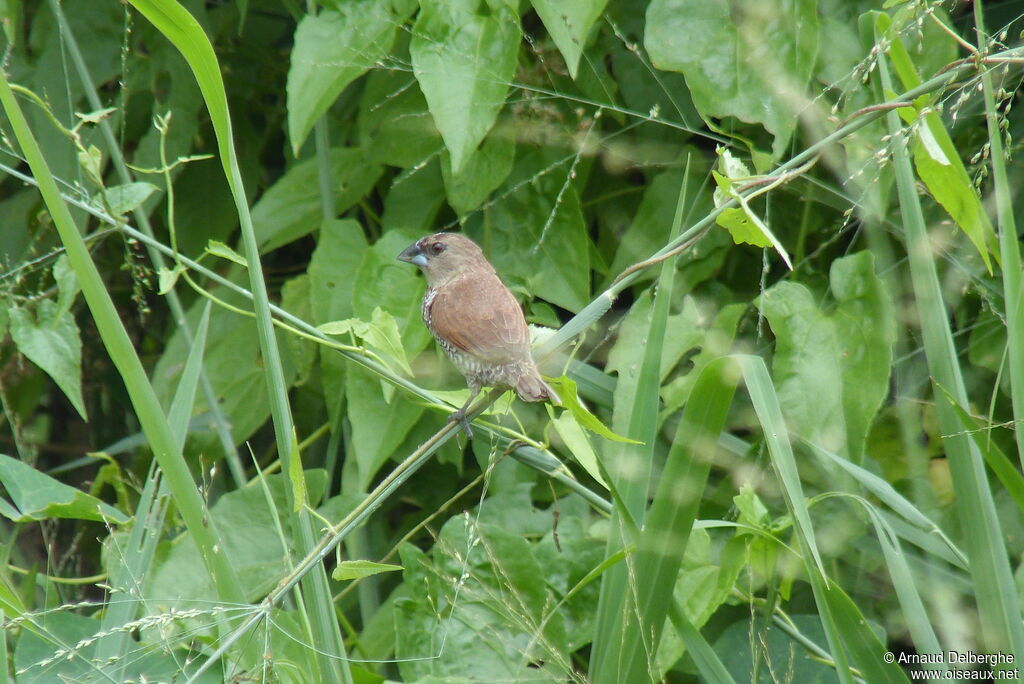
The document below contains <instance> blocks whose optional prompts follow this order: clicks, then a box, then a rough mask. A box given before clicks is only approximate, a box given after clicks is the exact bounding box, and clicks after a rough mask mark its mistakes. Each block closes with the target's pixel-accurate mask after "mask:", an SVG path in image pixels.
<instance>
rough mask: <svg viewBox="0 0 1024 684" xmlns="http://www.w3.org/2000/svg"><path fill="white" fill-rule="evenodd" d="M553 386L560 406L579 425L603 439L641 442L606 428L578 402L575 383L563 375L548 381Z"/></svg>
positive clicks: (632, 442)
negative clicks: (560, 401) (560, 403)
mask: <svg viewBox="0 0 1024 684" xmlns="http://www.w3.org/2000/svg"><path fill="white" fill-rule="evenodd" d="M550 382H551V384H552V385H553V386H554V389H555V391H556V392H558V396H559V397H561V399H562V406H563V408H565V409H566V410H567V411H568V412H569V415H571V416H572V417H573V419H575V421H576V422H577V423H579V425H580V426H581V427H584V428H586V429H587V430H590V431H591V432H593V433H594V434H596V435H600V436H601V437H604V438H605V439H610V440H612V441H613V442H625V443H626V444H643V442H638V441H637V440H635V439H630V438H629V437H623V436H622V435H618V434H615V433H614V432H612V431H611V429H609V428H608V426H607V425H605V424H604V423H602V422H601V421H600V419H598V417H597V416H595V415H594V414H593V413H591V412H590V411H589V410H588V409H587V407H586V406H584V405H583V404H582V403H581V402H580V398H579V393H578V392H577V389H576V383H575V382H573V381H572V380H571V379H569V378H568V377H567V376H565V375H563V376H562V377H560V378H555V379H553V380H551V381H550Z"/></svg>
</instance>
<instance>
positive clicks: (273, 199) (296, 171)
mask: <svg viewBox="0 0 1024 684" xmlns="http://www.w3.org/2000/svg"><path fill="white" fill-rule="evenodd" d="M317 164H318V160H317V159H316V158H315V157H314V158H311V159H307V160H305V161H301V162H299V163H297V164H295V166H293V167H291V168H290V169H288V172H287V173H285V174H284V175H283V176H282V177H281V178H279V179H278V180H277V182H276V183H274V184H273V185H272V186H270V188H268V189H267V191H266V192H264V193H263V196H262V197H260V199H259V201H258V202H256V204H255V205H254V206H253V208H252V222H253V229H254V230H255V231H256V241H257V242H258V243H259V245H260V250H261V251H262V252H269V251H271V250H273V249H275V248H277V247H280V246H281V245H285V244H288V243H289V242H292V241H293V240H297V239H298V238H300V237H302V236H303V235H307V234H308V233H312V232H313V231H314V230H316V229H317V228H319V227H320V223H321V220H322V218H323V210H322V209H321V206H320V183H319V180H318V174H319V170H318V168H317ZM330 164H331V173H332V176H333V178H334V182H335V184H336V185H335V189H334V200H335V203H336V206H335V210H336V211H337V212H338V213H341V212H344V211H345V210H346V209H348V208H349V207H350V206H352V205H353V204H355V203H356V202H358V201H359V199H360V198H362V197H363V196H364V195H366V193H367V192H369V190H370V188H372V187H373V186H374V184H375V183H376V182H377V179H378V178H380V174H381V173H382V169H381V167H379V166H377V165H376V164H371V163H369V162H367V161H366V159H365V158H364V157H363V153H362V151H360V150H358V149H352V148H347V147H336V148H334V149H332V150H331V151H330Z"/></svg>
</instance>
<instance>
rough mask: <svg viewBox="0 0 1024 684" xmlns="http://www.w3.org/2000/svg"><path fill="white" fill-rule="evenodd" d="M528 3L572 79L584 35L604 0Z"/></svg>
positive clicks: (574, 76)
mask: <svg viewBox="0 0 1024 684" xmlns="http://www.w3.org/2000/svg"><path fill="white" fill-rule="evenodd" d="M530 3H531V4H532V5H533V9H535V10H537V15H538V16H539V17H540V18H541V21H543V22H544V27H545V28H546V29H547V30H548V34H549V35H550V36H551V40H553V41H555V45H557V46H558V50H559V52H561V53H562V57H564V58H565V64H566V66H567V67H569V75H570V76H572V77H573V78H576V72H577V71H578V69H579V64H580V55H581V54H583V47H584V45H585V44H586V42H587V35H588V34H589V33H590V29H591V27H593V25H594V22H595V21H597V19H598V17H600V16H601V12H602V11H604V7H605V5H607V4H608V0H568V1H563V2H559V1H556V0H530Z"/></svg>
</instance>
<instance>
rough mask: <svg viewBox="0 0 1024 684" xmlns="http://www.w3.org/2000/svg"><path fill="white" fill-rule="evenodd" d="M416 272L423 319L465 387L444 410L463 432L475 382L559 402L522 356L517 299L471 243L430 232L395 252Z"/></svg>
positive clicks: (525, 346)
mask: <svg viewBox="0 0 1024 684" xmlns="http://www.w3.org/2000/svg"><path fill="white" fill-rule="evenodd" d="M398 259H399V260H400V261H407V262H409V263H410V264H415V265H417V266H419V267H420V268H421V269H423V273H424V274H426V276H427V291H426V293H425V294H424V295H423V309H422V314H423V322H424V323H426V324H427V328H429V329H430V332H431V334H432V335H433V336H434V339H436V340H437V341H438V343H439V344H440V345H441V347H442V348H443V349H444V351H445V353H446V354H448V358H449V359H451V360H452V363H454V364H455V367H456V368H458V369H459V372H461V373H462V374H463V375H464V376H466V382H467V383H468V384H469V399H468V400H467V401H466V403H465V404H464V405H463V407H462V408H461V409H459V410H458V411H456V412H455V413H453V414H452V416H451V419H450V420H452V421H460V422H461V423H462V426H463V428H465V430H466V436H467V437H469V438H470V439H472V438H473V431H472V430H470V428H469V423H468V422H466V411H467V409H469V405H470V403H472V401H473V399H474V398H476V395H477V394H479V393H480V389H481V388H482V387H500V388H508V389H514V390H515V391H516V394H518V395H519V398H520V399H522V400H523V401H543V400H545V399H550V400H551V402H552V403H554V404H556V405H560V404H561V400H560V399H559V397H558V395H557V394H556V393H555V391H554V390H553V389H551V387H549V386H548V384H547V383H546V382H544V380H543V379H542V378H541V377H540V373H539V372H538V371H537V364H536V363H534V361H533V357H532V356H531V355H530V329H529V328H528V327H527V326H526V318H525V317H524V316H523V310H522V309H521V308H520V306H519V303H518V302H517V301H516V300H515V297H513V296H512V293H511V292H509V291H508V288H507V287H505V284H504V283H502V282H501V279H499V278H498V274H497V273H496V272H495V270H494V267H493V266H491V264H490V262H488V261H487V258H486V257H485V256H484V253H483V251H481V249H480V247H478V246H477V244H476V243H475V242H473V241H472V240H470V239H469V238H467V237H465V236H463V235H459V234H457V233H436V234H434V235H428V236H427V237H425V238H422V239H420V240H419V241H417V242H415V243H413V244H411V245H409V247H407V248H406V249H405V251H403V252H402V253H401V254H399V255H398Z"/></svg>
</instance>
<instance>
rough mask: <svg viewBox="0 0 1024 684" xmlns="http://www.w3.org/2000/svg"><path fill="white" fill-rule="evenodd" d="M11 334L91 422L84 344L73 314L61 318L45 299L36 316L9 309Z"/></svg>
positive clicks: (79, 413) (85, 418) (53, 304)
mask: <svg viewBox="0 0 1024 684" xmlns="http://www.w3.org/2000/svg"><path fill="white" fill-rule="evenodd" d="M8 315H9V316H10V322H9V325H10V333H11V338H12V339H13V340H14V344H16V345H17V346H18V351H20V352H21V353H22V354H24V355H25V357H26V358H27V359H28V360H29V361H31V362H32V363H34V364H35V365H37V366H39V368H41V369H42V370H43V371H44V372H45V373H46V374H47V375H49V376H50V377H51V378H52V379H53V381H54V382H55V383H57V386H58V387H60V389H61V391H62V392H64V394H65V396H67V398H68V400H69V401H70V402H71V405H72V406H74V407H75V410H76V411H78V415H80V416H82V419H83V420H88V416H87V415H86V411H85V401H84V400H83V399H82V340H81V338H80V337H79V333H78V324H77V323H75V317H74V316H73V315H71V313H70V312H67V311H65V312H64V313H62V314H60V315H58V310H57V305H56V304H55V303H54V302H52V301H50V300H48V299H44V300H42V301H41V302H39V304H38V306H37V307H36V313H35V316H33V315H32V314H31V313H29V312H28V311H26V310H25V309H22V308H19V307H17V306H12V307H11V308H10V309H8Z"/></svg>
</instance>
